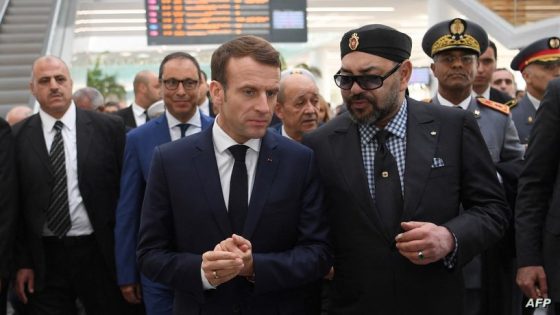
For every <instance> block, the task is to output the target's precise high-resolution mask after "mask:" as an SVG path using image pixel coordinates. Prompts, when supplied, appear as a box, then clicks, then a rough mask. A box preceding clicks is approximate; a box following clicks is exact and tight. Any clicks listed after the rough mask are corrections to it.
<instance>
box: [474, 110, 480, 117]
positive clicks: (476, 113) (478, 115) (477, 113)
mask: <svg viewBox="0 0 560 315" xmlns="http://www.w3.org/2000/svg"><path fill="white" fill-rule="evenodd" d="M473 114H474V118H480V111H479V110H478V109H475V110H474V112H473Z"/></svg>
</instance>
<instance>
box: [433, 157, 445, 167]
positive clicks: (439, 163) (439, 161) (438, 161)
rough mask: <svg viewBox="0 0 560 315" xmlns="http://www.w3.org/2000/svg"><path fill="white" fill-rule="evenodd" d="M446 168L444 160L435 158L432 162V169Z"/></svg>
mask: <svg viewBox="0 0 560 315" xmlns="http://www.w3.org/2000/svg"><path fill="white" fill-rule="evenodd" d="M443 166H445V163H444V162H443V159H442V158H436V157H435V158H434V159H433V161H432V166H431V168H438V167H443Z"/></svg>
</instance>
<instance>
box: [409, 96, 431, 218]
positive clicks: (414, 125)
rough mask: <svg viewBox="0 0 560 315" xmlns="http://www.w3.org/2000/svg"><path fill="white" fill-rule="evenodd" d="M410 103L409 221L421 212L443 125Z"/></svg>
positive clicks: (416, 105) (422, 108)
mask: <svg viewBox="0 0 560 315" xmlns="http://www.w3.org/2000/svg"><path fill="white" fill-rule="evenodd" d="M407 101H408V122H407V126H406V128H407V130H406V133H407V146H406V161H405V165H406V169H405V175H404V209H403V217H402V218H403V220H402V221H409V220H410V219H411V218H412V217H413V215H414V212H415V211H416V209H417V205H418V203H419V201H420V199H421V197H422V195H423V192H424V188H425V186H426V181H427V180H428V177H429V175H430V171H431V165H432V162H433V158H434V157H436V156H435V153H436V147H437V143H438V139H439V128H440V126H439V123H438V122H436V121H435V120H434V117H433V116H432V115H430V114H429V113H428V111H427V110H426V107H425V106H427V105H423V104H421V103H419V102H416V101H414V100H412V99H407ZM438 106H441V105H438Z"/></svg>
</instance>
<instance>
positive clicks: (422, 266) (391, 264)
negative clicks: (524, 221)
mask: <svg viewBox="0 0 560 315" xmlns="http://www.w3.org/2000/svg"><path fill="white" fill-rule="evenodd" d="M411 46H412V42H411V39H410V37H409V36H407V35H406V34H403V33H401V32H399V31H397V30H395V29H392V28H390V27H387V26H384V25H378V24H374V25H366V26H363V27H361V28H358V29H354V30H350V31H348V32H347V33H346V34H344V36H343V37H342V40H341V42H340V50H341V58H342V61H341V63H342V65H341V68H340V71H339V72H338V73H337V75H335V83H336V84H337V85H338V86H339V87H340V88H341V94H342V97H343V100H344V103H345V104H346V106H347V108H348V112H347V113H344V114H341V115H339V116H338V117H336V118H334V119H333V120H331V121H329V122H327V123H326V124H325V125H323V126H321V128H319V129H317V130H316V131H314V132H312V133H311V134H309V135H307V136H305V137H304V144H307V145H309V146H310V147H311V148H313V150H314V151H315V154H316V157H317V159H318V161H319V170H320V173H321V175H322V179H323V182H324V184H325V187H327V189H326V192H325V195H326V203H327V205H328V208H327V211H328V213H329V215H330V224H331V225H330V228H331V234H332V239H333V248H334V249H333V250H334V255H335V263H334V278H333V290H332V294H331V307H330V314H366V313H375V314H431V315H433V314H442V315H443V314H462V312H463V280H462V275H461V272H460V270H461V267H462V266H463V265H464V264H465V263H466V262H468V261H469V260H470V259H472V257H474V256H475V255H477V254H478V253H480V252H481V251H482V250H484V249H485V248H487V247H488V246H490V245H491V244H492V243H494V242H496V241H497V240H498V239H499V238H500V237H501V236H502V235H503V233H504V231H505V229H506V227H507V211H506V207H507V206H506V204H505V202H504V197H503V193H502V191H501V188H500V186H499V183H498V180H497V178H496V169H495V168H494V165H493V163H492V160H491V159H490V155H489V154H488V150H486V148H485V144H484V140H483V139H482V136H481V134H480V131H479V129H478V126H477V124H476V122H475V120H474V117H473V116H472V115H471V114H469V113H468V112H466V111H460V110H456V109H452V108H445V107H443V106H435V105H431V104H427V103H422V102H417V101H415V100H413V99H411V98H408V97H405V91H406V88H407V83H408V80H409V78H410V75H411V72H412V64H411V62H410V61H409V60H408V58H409V57H410V50H411ZM467 152H468V153H467ZM461 203H462V204H463V206H464V207H465V210H464V212H460V211H459V205H460V204H461Z"/></svg>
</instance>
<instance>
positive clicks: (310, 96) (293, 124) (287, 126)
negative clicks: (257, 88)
mask: <svg viewBox="0 0 560 315" xmlns="http://www.w3.org/2000/svg"><path fill="white" fill-rule="evenodd" d="M275 113H276V116H278V118H280V120H281V121H282V124H280V125H276V126H275V127H273V128H274V129H276V131H278V132H280V133H281V134H282V135H283V136H284V137H288V138H290V139H292V140H295V141H297V142H301V140H302V138H303V135H304V134H305V133H307V132H310V131H312V130H315V129H316V128H317V126H318V113H319V88H318V87H317V84H316V83H315V78H314V77H313V74H311V72H309V71H307V70H305V69H298V68H296V69H288V70H284V71H282V73H281V75H280V91H279V93H278V101H277V102H276V106H275Z"/></svg>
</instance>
